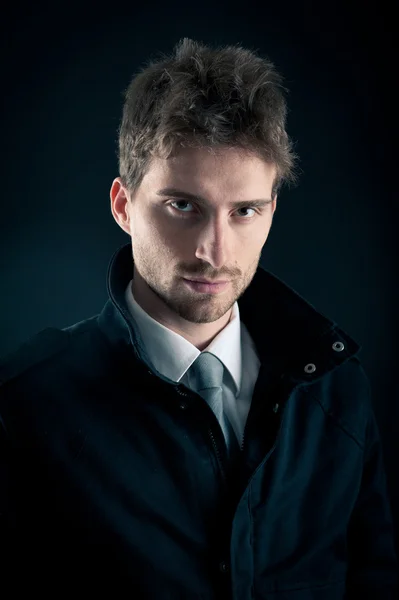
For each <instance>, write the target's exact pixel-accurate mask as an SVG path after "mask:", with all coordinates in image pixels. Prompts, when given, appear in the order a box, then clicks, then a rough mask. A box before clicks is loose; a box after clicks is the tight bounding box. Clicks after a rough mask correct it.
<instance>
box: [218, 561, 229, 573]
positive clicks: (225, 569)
mask: <svg viewBox="0 0 399 600" xmlns="http://www.w3.org/2000/svg"><path fill="white" fill-rule="evenodd" d="M219 569H220V570H221V572H222V573H228V572H229V565H228V564H227V563H226V561H225V560H222V562H221V563H219Z"/></svg>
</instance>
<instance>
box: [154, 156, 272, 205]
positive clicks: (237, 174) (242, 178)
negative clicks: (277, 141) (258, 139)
mask: <svg viewBox="0 0 399 600" xmlns="http://www.w3.org/2000/svg"><path fill="white" fill-rule="evenodd" d="M275 174H276V168H275V166H274V165H271V164H268V163H267V162H266V161H264V160H262V159H261V158H259V157H258V156H255V155H250V154H249V153H246V152H244V151H243V150H240V149H236V148H234V149H218V150H217V151H215V152H213V153H211V152H210V151H209V150H207V149H203V148H201V149H194V148H184V149H181V150H180V151H179V152H178V153H176V154H174V155H173V156H171V157H170V158H168V159H160V158H154V159H153V160H152V163H151V166H150V169H149V171H148V173H147V174H146V176H145V177H144V179H143V184H144V183H145V184H147V185H149V186H150V187H153V186H154V185H159V184H160V183H161V184H162V185H163V184H165V185H166V184H167V185H172V184H173V186H176V187H178V186H181V187H182V186H183V187H184V186H185V187H187V185H190V186H194V187H195V186H197V187H198V186H201V189H202V190H203V191H204V192H205V190H206V191H207V192H208V193H212V192H217V189H219V188H220V187H221V188H223V190H225V191H229V192H230V191H232V190H236V193H238V194H240V193H244V192H245V193H247V192H246V191H245V190H248V188H253V191H252V194H254V193H255V196H256V190H258V192H260V191H261V190H260V189H259V188H261V189H263V192H264V190H265V188H270V189H271V188H272V185H273V182H274V178H275ZM144 180H146V181H145V182H144ZM240 190H241V192H240ZM187 191H192V190H187ZM196 191H198V192H199V189H197V190H196ZM248 193H251V191H248ZM258 195H259V193H258ZM255 196H254V197H255Z"/></svg>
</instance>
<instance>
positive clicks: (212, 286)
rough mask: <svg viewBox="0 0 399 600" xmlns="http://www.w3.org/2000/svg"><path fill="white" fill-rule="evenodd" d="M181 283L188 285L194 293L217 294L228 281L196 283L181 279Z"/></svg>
mask: <svg viewBox="0 0 399 600" xmlns="http://www.w3.org/2000/svg"><path fill="white" fill-rule="evenodd" d="M183 281H184V282H185V283H186V285H188V286H189V287H190V288H191V289H192V290H194V291H196V292H202V293H205V294H217V293H219V292H222V291H223V290H224V289H225V288H226V287H227V286H228V284H229V283H230V282H229V281H215V282H211V283H209V282H208V281H205V282H204V281H196V280H193V279H186V278H185V277H184V278H183Z"/></svg>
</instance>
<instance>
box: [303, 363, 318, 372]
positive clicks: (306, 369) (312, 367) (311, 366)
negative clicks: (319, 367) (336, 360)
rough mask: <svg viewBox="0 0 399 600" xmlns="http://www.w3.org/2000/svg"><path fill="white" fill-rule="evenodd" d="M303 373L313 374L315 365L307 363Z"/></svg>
mask: <svg viewBox="0 0 399 600" xmlns="http://www.w3.org/2000/svg"><path fill="white" fill-rule="evenodd" d="M304 371H305V373H314V372H315V371H316V365H314V364H313V363H309V364H307V365H306V367H305V369H304Z"/></svg>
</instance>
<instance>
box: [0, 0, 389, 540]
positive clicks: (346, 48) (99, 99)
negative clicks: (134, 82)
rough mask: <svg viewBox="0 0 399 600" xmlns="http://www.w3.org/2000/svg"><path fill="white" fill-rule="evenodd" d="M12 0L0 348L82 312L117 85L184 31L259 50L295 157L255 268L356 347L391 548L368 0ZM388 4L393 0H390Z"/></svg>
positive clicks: (383, 58) (97, 257)
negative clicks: (369, 399) (281, 83)
mask: <svg viewBox="0 0 399 600" xmlns="http://www.w3.org/2000/svg"><path fill="white" fill-rule="evenodd" d="M127 6H128V5H122V4H121V3H118V2H115V3H107V4H106V5H104V6H103V7H100V6H99V3H92V4H90V3H87V2H79V3H71V2H68V3H67V2H57V3H44V2H39V3H35V4H34V5H33V3H32V5H31V6H30V5H28V4H27V3H26V4H23V3H18V2H17V3H13V4H12V6H11V7H10V6H9V7H8V8H7V9H6V11H7V12H4V9H3V13H2V18H1V25H0V27H1V31H0V33H1V36H0V39H1V42H0V43H1V46H0V47H1V84H2V94H1V98H2V112H1V117H2V118H1V138H2V143H1V147H2V161H1V175H2V177H1V196H0V198H1V211H0V215H1V222H0V243H1V246H0V251H1V300H0V309H1V310H0V354H5V353H8V352H10V351H12V350H13V349H14V348H16V347H17V346H18V345H19V344H20V343H21V342H22V341H24V340H25V339H26V338H27V337H29V336H30V335H33V334H34V333H36V332H37V331H39V330H40V329H43V328H45V327H48V326H56V327H65V326H68V325H70V324H72V323H74V322H77V321H80V320H82V319H84V318H87V317H89V316H91V315H94V314H97V313H98V312H99V311H100V310H101V308H102V306H103V304H104V303H105V301H106V298H107V293H106V287H105V277H106V271H107V266H108V261H109V259H110V258H111V255H112V253H113V252H114V250H115V249H116V248H117V247H118V246H120V245H122V244H124V243H126V242H127V241H128V237H127V235H126V234H125V233H124V232H123V231H122V230H121V229H120V228H119V227H118V225H117V224H116V223H115V221H114V219H113V217H112V214H111V211H110V198H109V190H110V186H111V183H112V180H113V178H114V177H116V176H117V175H118V172H117V157H116V149H117V127H118V125H119V120H120V117H121V110H122V102H123V98H122V92H123V90H124V88H125V87H126V86H127V84H128V82H129V81H130V79H131V77H132V76H133V75H134V73H135V72H136V71H137V70H138V69H139V68H140V67H141V66H142V65H143V63H144V62H145V61H146V60H147V59H148V58H149V57H155V55H156V53H157V52H158V51H164V52H170V51H171V49H172V47H173V45H174V44H175V43H176V42H177V41H178V40H179V39H180V38H181V37H184V36H187V37H192V38H194V39H198V40H199V41H204V42H209V43H212V44H227V43H237V42H238V43H241V44H242V45H244V46H248V47H251V48H252V49H255V50H257V51H258V52H260V53H261V54H264V55H267V56H269V57H270V58H271V59H272V60H273V61H274V62H275V64H276V66H277V67H278V68H279V70H281V72H282V73H283V75H284V77H285V84H286V86H287V87H288V88H289V90H290V93H289V95H288V104H289V110H290V112H289V117H288V125H287V128H288V132H289V134H290V135H291V137H292V138H293V139H294V140H295V142H296V147H295V149H296V151H297V152H298V153H299V155H300V158H301V162H300V168H301V170H302V174H301V178H300V183H299V186H298V187H297V188H295V189H291V190H289V189H284V190H283V191H282V192H281V194H280V197H279V200H278V204H277V212H276V214H275V217H274V223H273V227H272V229H271V233H270V235H269V238H268V240H267V242H266V245H265V247H264V250H263V257H262V263H263V264H264V265H265V266H266V267H267V268H268V269H270V270H271V271H272V272H274V273H275V274H276V275H277V276H278V277H280V278H282V279H283V280H284V281H286V282H287V283H288V284H289V285H290V286H292V287H294V288H295V289H296V290H297V291H298V292H299V293H300V294H301V295H303V296H304V297H305V298H306V299H307V300H309V301H310V302H311V303H312V304H313V305H314V306H315V307H316V308H318V309H319V310H320V311H322V312H324V313H325V314H326V315H327V316H329V317H331V318H333V319H334V320H335V321H336V322H337V323H338V324H339V325H340V326H342V327H343V328H344V329H346V330H347V331H348V333H349V334H350V335H352V336H353V337H354V338H355V339H356V340H357V341H358V342H359V343H360V344H361V345H362V346H363V350H362V352H361V355H360V356H361V358H362V361H363V364H364V367H365V369H366V372H367V373H368V375H369V377H370V380H371V384H372V388H373V391H374V406H375V412H376V416H377V420H378V423H379V426H380V430H381V436H382V441H383V444H384V451H385V459H386V466H387V476H388V484H389V490H390V497H391V500H392V509H393V512H394V518H395V527H396V535H397V538H396V539H397V548H399V544H398V539H399V535H398V531H399V482H398V477H397V463H396V462H395V461H396V460H397V457H398V456H399V441H398V437H399V435H398V434H399V397H398V396H399V394H398V383H397V381H398V380H397V369H398V367H397V358H398V352H397V336H398V317H397V307H398V300H399V298H398V284H397V274H398V243H397V230H398V212H399V211H398V207H397V202H398V201H397V197H398V194H397V185H398V184H397V173H398V153H397V150H396V148H397V133H398V127H397V91H396V88H397V70H398V69H397V61H398V55H397V53H396V50H395V44H394V38H395V35H396V31H395V30H394V28H395V20H394V16H393V7H392V8H390V7H389V4H388V2H379V3H378V5H377V6H374V7H372V8H371V7H369V6H368V5H366V4H365V3H364V2H360V1H358V2H354V1H352V2H349V3H348V2H345V3H344V2H343V1H340V2H338V3H334V5H328V4H326V3H324V2H319V3H310V2H301V3H298V2H291V3H288V2H286V3H279V4H278V6H277V7H276V6H274V7H273V6H272V5H271V4H270V5H269V4H268V3H266V2H262V3H256V2H255V1H253V0H252V1H250V2H244V3H243V2H236V3H234V2H233V3H232V2H225V3H216V2H200V3H199V2H197V3H187V2H184V3H180V2H179V3H178V2H176V3H166V2H163V3H158V2H151V3H148V4H147V3H143V2H142V3H141V4H134V3H131V4H130V6H129V8H127ZM392 6H393V5H392Z"/></svg>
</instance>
